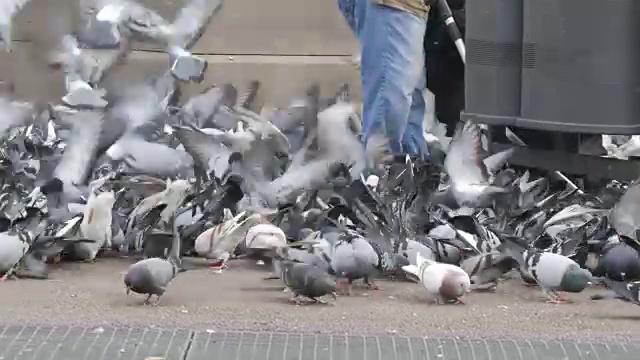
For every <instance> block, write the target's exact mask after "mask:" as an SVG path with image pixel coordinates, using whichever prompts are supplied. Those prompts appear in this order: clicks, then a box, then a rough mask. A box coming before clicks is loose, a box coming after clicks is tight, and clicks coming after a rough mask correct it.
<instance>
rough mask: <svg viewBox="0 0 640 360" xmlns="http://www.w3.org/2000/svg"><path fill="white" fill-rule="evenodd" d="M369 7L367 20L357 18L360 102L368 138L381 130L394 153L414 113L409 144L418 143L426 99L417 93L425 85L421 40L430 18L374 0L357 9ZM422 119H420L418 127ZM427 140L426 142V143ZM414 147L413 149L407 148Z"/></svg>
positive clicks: (362, 0) (362, 1) (361, 0)
mask: <svg viewBox="0 0 640 360" xmlns="http://www.w3.org/2000/svg"><path fill="white" fill-rule="evenodd" d="M361 6H366V11H360V12H359V13H360V14H363V13H364V14H366V20H365V21H362V20H360V19H358V24H357V25H358V27H360V32H359V34H358V38H359V40H360V42H361V44H362V64H361V68H360V72H361V76H362V102H363V130H364V135H365V139H367V138H368V137H369V136H371V135H372V134H373V133H376V132H382V133H383V134H385V135H386V137H387V138H388V139H389V142H390V150H391V151H393V152H402V151H403V146H402V143H403V138H404V136H405V130H406V129H407V125H408V122H409V117H410V116H409V115H410V113H411V112H412V111H411V110H412V109H411V108H412V102H413V100H414V98H415V99H416V106H415V108H414V110H415V112H414V113H413V114H412V116H411V118H412V124H411V126H410V129H411V130H410V131H409V132H410V134H411V135H410V139H408V140H410V141H409V144H413V143H415V142H417V141H418V140H417V139H414V137H415V136H416V135H415V134H416V133H417V132H418V130H417V129H418V128H419V129H420V130H419V132H420V139H422V130H421V129H422V120H423V119H424V100H423V98H422V95H421V94H420V96H418V95H417V94H416V95H414V92H415V89H416V88H420V87H422V89H424V83H422V84H420V80H421V77H422V74H423V71H424V61H423V41H422V39H423V36H424V31H425V27H426V19H422V18H419V17H417V16H415V15H413V14H411V13H408V12H405V11H401V10H398V9H394V8H391V7H387V6H384V5H378V4H374V3H372V1H371V0H359V4H358V7H359V8H361ZM418 118H420V121H419V124H418V120H417V119H418ZM422 142H424V140H422ZM409 147H411V146H409Z"/></svg>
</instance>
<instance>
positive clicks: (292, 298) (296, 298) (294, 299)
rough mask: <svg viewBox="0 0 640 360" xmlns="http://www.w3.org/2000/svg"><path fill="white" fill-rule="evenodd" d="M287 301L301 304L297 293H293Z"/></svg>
mask: <svg viewBox="0 0 640 360" xmlns="http://www.w3.org/2000/svg"><path fill="white" fill-rule="evenodd" d="M289 303H290V304H292V305H298V306H299V305H302V301H300V297H299V296H298V295H294V296H292V297H291V299H289Z"/></svg>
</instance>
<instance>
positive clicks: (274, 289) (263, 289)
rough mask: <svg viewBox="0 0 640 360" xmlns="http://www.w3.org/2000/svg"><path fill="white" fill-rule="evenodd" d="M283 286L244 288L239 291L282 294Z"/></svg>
mask: <svg viewBox="0 0 640 360" xmlns="http://www.w3.org/2000/svg"><path fill="white" fill-rule="evenodd" d="M284 288H285V286H284V285H281V286H245V287H241V288H240V290H241V291H259V292H278V291H280V292H283V291H282V290H283V289H284Z"/></svg>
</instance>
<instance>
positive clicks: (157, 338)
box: [0, 326, 640, 360]
mask: <svg viewBox="0 0 640 360" xmlns="http://www.w3.org/2000/svg"><path fill="white" fill-rule="evenodd" d="M1 331H2V334H1V335H0V360H27V359H29V360H31V359H33V360H41V359H42V360H45V359H46V360H58V359H60V360H81V359H82V360H83V359H87V360H102V359H104V360H115V359H128V360H138V359H139V360H145V359H146V360H152V359H153V360H160V359H166V360H182V359H185V360H211V359H224V360H231V359H238V360H245V359H246V360H249V359H251V360H253V359H256V360H258V359H259V360H272V359H273V360H275V359H305V360H306V359H316V360H321V359H327V360H330V359H331V360H340V359H349V360H353V359H367V360H391V359H394V360H405V359H406V360H409V359H411V360H418V359H420V360H422V359H442V360H453V359H460V360H475V359H478V360H479V359H491V360H501V359H504V360H518V359H521V360H529V359H532V360H534V359H535V360H538V359H539V360H573V359H597V360H625V359H629V360H632V359H634V360H635V359H638V354H640V346H639V345H638V344H636V345H630V344H599V343H567V342H563V343H560V342H539V341H506V340H503V341H491V340H461V339H433V338H418V337H415V338H414V337H401V336H341V335H315V334H285V333H272V332H213V331H191V330H186V329H178V330H161V329H154V328H146V329H145V328H101V327H99V328H81V327H66V326H61V327H35V326H34V327H20V326H10V327H5V328H3V329H2V330H1Z"/></svg>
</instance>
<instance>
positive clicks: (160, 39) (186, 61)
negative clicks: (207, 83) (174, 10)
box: [96, 0, 222, 82]
mask: <svg viewBox="0 0 640 360" xmlns="http://www.w3.org/2000/svg"><path fill="white" fill-rule="evenodd" d="M102 3H103V5H104V6H102V7H101V8H100V10H99V11H98V13H97V14H96V19H97V20H99V21H108V22H111V23H112V24H117V25H121V26H122V27H123V29H126V30H127V31H128V32H129V34H127V35H125V36H131V37H132V38H133V39H134V40H139V41H147V40H149V41H152V42H155V43H160V44H162V45H163V46H165V48H166V50H167V52H168V53H169V54H170V57H171V73H172V74H173V75H174V76H175V77H176V79H179V80H185V81H189V80H195V81H198V82H200V81H202V79H203V78H204V76H203V75H204V71H205V70H206V69H207V61H206V59H204V58H201V57H198V56H194V55H193V54H191V53H190V52H189V49H190V48H191V47H192V46H193V45H194V43H195V42H196V41H197V40H198V39H199V38H200V37H201V36H202V34H203V33H204V30H205V29H206V27H207V25H208V24H209V22H210V21H211V18H212V17H213V15H214V14H215V13H216V12H217V11H218V10H219V9H220V7H221V5H222V2H221V0H190V1H189V2H188V3H187V5H186V6H185V7H184V8H182V9H180V11H179V12H178V14H177V16H176V19H175V21H174V22H173V24H170V23H169V22H167V21H166V20H165V19H163V18H162V16H160V15H159V14H158V13H156V12H155V11H153V10H150V9H147V8H145V7H144V6H143V5H141V4H139V3H137V2H134V1H126V0H106V1H102Z"/></svg>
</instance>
